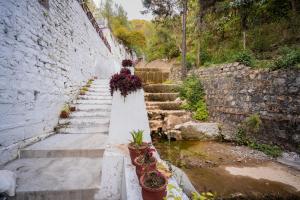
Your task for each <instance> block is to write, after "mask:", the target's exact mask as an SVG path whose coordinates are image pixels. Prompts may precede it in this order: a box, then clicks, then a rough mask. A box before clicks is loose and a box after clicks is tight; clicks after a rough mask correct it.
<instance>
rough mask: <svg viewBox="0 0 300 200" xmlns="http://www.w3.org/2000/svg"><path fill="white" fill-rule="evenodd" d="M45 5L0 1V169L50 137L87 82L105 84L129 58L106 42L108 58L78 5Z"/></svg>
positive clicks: (61, 0)
mask: <svg viewBox="0 0 300 200" xmlns="http://www.w3.org/2000/svg"><path fill="white" fill-rule="evenodd" d="M49 2H50V8H49V10H48V9H46V8H44V7H43V6H42V5H41V4H40V3H39V1H32V0H22V1H15V0H5V1H0V30H1V31H0V165H1V164H4V163H6V162H7V161H9V160H11V159H13V158H16V157H17V154H18V150H19V149H20V148H22V147H24V146H26V145H28V144H30V143H32V142H34V141H36V140H38V139H40V138H41V137H44V136H47V135H49V134H51V133H53V128H54V127H55V126H56V124H57V122H58V115H59V112H60V110H61V109H62V107H63V105H64V104H65V102H68V101H70V100H71V99H74V97H75V95H76V93H77V92H78V89H79V88H80V87H81V86H82V85H83V84H85V83H86V81H87V80H88V79H89V78H91V77H93V76H98V77H99V78H109V77H110V76H111V75H112V74H113V73H115V72H117V71H119V69H120V66H121V61H122V59H123V58H125V57H129V55H127V53H126V51H125V48H124V47H123V46H122V45H120V44H118V43H117V42H112V39H109V38H108V41H109V42H110V46H111V49H112V53H111V52H109V50H108V49H107V47H106V46H105V45H104V43H103V41H102V40H101V38H100V37H99V35H98V34H97V33H96V31H95V29H94V27H93V26H92V24H91V22H90V21H89V19H88V18H87V16H86V14H85V13H84V12H83V10H82V8H81V6H80V5H79V3H78V2H77V0H68V1H67V0H51V1H49ZM107 31H109V30H107Z"/></svg>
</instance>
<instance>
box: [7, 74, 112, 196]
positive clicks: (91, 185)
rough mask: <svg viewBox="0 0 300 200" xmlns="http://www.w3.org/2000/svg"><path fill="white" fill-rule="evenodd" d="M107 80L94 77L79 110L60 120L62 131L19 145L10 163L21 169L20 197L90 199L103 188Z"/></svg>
mask: <svg viewBox="0 0 300 200" xmlns="http://www.w3.org/2000/svg"><path fill="white" fill-rule="evenodd" d="M108 83H109V81H108V80H95V81H94V82H93V84H92V85H91V87H90V88H89V91H88V92H87V93H86V95H80V96H78V99H77V100H75V101H74V102H73V106H75V107H76V111H75V112H72V113H71V115H70V117H69V118H68V119H60V120H59V126H58V127H59V128H57V130H56V131H57V134H55V135H53V136H51V137H49V138H46V139H45V140H43V141H40V142H38V143H36V144H33V145H31V146H29V147H27V148H25V149H22V150H21V151H20V159H18V160H15V161H13V162H11V163H9V164H7V165H6V166H5V169H7V170H11V171H14V172H15V173H16V174H17V177H18V179H17V190H16V192H17V195H16V197H14V199H17V200H25V199H26V200H27V199H28V200H29V199H30V200H48V199H49V200H62V199H64V200H77V199H78V200H79V199H80V200H81V199H85V200H89V199H94V195H95V194H96V193H97V192H98V191H99V188H100V180H101V169H102V157H103V153H104V150H105V146H106V140H107V138H108V129H109V119H110V108H111V100H112V98H111V96H110V92H109V84H108Z"/></svg>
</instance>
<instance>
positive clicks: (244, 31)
mask: <svg viewBox="0 0 300 200" xmlns="http://www.w3.org/2000/svg"><path fill="white" fill-rule="evenodd" d="M246 43H247V34H246V30H243V48H244V50H246Z"/></svg>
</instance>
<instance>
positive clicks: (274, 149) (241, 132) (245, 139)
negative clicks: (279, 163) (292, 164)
mask: <svg viewBox="0 0 300 200" xmlns="http://www.w3.org/2000/svg"><path fill="white" fill-rule="evenodd" d="M261 124H262V121H261V119H260V117H259V115H258V114H254V115H251V116H249V117H248V118H246V119H245V120H244V121H243V122H242V123H241V125H240V126H239V127H238V130H237V133H236V138H235V140H236V143H237V144H238V145H245V146H248V147H250V148H252V149H255V150H258V151H262V152H263V153H265V154H266V155H268V156H272V157H278V156H280V155H281V154H282V149H281V148H280V147H278V146H276V145H270V144H260V143H258V142H256V141H255V140H254V139H253V138H251V137H250V135H249V134H253V133H258V131H259V129H260V126H261Z"/></svg>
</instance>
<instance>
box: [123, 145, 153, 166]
mask: <svg viewBox="0 0 300 200" xmlns="http://www.w3.org/2000/svg"><path fill="white" fill-rule="evenodd" d="M148 148H149V146H148V144H147V143H145V142H144V143H143V144H142V146H140V147H139V148H136V147H135V146H134V145H132V143H130V144H129V145H128V150H129V153H130V158H131V163H132V164H133V165H134V159H135V158H136V157H138V156H139V155H142V154H144V153H145V152H146V150H147V149H148Z"/></svg>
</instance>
